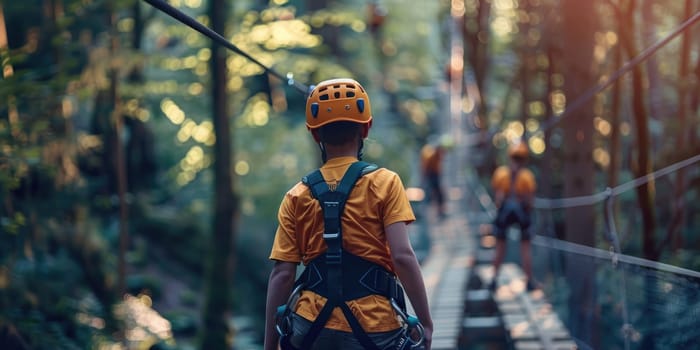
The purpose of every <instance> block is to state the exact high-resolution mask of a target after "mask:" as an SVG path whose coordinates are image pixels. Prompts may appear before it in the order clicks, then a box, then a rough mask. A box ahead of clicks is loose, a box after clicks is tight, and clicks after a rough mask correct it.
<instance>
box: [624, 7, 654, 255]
mask: <svg viewBox="0 0 700 350" xmlns="http://www.w3.org/2000/svg"><path fill="white" fill-rule="evenodd" d="M635 2H636V1H634V0H632V1H630V3H629V7H628V8H627V9H626V10H623V11H622V13H623V16H624V23H625V25H624V27H625V28H627V30H626V31H623V32H621V40H622V45H623V47H624V49H625V51H626V52H627V56H628V57H636V56H637V54H638V52H637V51H638V50H637V47H636V44H635V41H634V34H633V33H634V28H635V22H634V12H635V11H634V6H635V5H636V4H635ZM632 111H633V117H634V123H635V126H636V128H635V136H636V141H637V144H636V147H635V148H636V149H637V157H636V167H634V169H633V171H634V176H635V177H642V176H645V175H646V174H648V173H650V172H651V170H652V164H651V156H650V152H649V150H650V146H651V143H650V142H651V140H650V135H649V121H648V118H649V117H648V114H647V110H646V106H645V104H644V75H643V72H642V67H641V66H639V65H637V66H635V67H634V69H633V70H632ZM653 189H654V181H653V179H652V180H650V181H649V182H648V183H646V184H643V185H641V186H638V187H637V188H636V191H637V198H638V201H639V208H640V210H641V212H642V235H643V236H642V237H643V239H642V251H643V254H644V258H646V259H650V260H657V259H658V257H659V254H658V250H657V247H656V240H655V239H654V230H655V228H656V219H655V216H654V208H653V204H654V200H653V195H654V193H653V192H654V190H653Z"/></svg>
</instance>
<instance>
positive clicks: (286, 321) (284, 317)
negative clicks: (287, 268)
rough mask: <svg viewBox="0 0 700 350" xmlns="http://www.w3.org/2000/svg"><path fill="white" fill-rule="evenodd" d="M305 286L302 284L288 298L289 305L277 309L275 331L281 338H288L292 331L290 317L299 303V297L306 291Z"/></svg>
mask: <svg viewBox="0 0 700 350" xmlns="http://www.w3.org/2000/svg"><path fill="white" fill-rule="evenodd" d="M304 286H305V284H304V283H302V284H300V285H298V286H297V287H296V288H294V290H292V293H291V294H290V295H289V298H287V303H286V304H284V305H280V306H278V307H277V313H276V315H275V329H276V330H277V333H278V334H279V335H280V336H286V335H288V334H289V332H290V331H291V330H292V324H291V321H290V315H291V313H292V312H294V308H295V307H296V304H297V302H298V301H299V295H301V291H302V290H303V289H304Z"/></svg>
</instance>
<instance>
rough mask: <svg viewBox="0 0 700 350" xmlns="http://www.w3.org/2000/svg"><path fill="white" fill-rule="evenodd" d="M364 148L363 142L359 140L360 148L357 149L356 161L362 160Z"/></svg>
mask: <svg viewBox="0 0 700 350" xmlns="http://www.w3.org/2000/svg"><path fill="white" fill-rule="evenodd" d="M364 146H365V141H364V140H363V139H361V138H360V147H359V148H358V149H357V160H362V148H363V147H364Z"/></svg>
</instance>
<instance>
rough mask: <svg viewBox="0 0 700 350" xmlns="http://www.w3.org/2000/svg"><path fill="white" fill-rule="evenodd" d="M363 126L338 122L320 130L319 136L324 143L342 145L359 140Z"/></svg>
mask: <svg viewBox="0 0 700 350" xmlns="http://www.w3.org/2000/svg"><path fill="white" fill-rule="evenodd" d="M361 130H362V129H361V124H360V123H355V122H348V121H338V122H333V123H330V124H326V125H324V126H322V127H321V128H319V130H318V135H319V137H320V139H321V142H322V143H325V144H329V145H342V144H346V143H348V142H351V141H354V140H357V138H358V137H359V136H360V132H361Z"/></svg>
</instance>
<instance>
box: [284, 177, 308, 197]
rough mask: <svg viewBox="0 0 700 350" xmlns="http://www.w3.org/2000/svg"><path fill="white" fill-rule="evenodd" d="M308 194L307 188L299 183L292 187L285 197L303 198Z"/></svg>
mask: <svg viewBox="0 0 700 350" xmlns="http://www.w3.org/2000/svg"><path fill="white" fill-rule="evenodd" d="M308 193H309V187H308V186H306V184H304V183H303V182H301V181H299V182H297V183H296V184H295V185H294V186H292V187H291V188H290V189H289V190H288V191H287V193H286V196H287V197H294V198H296V197H300V196H305V195H307V194H308Z"/></svg>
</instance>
